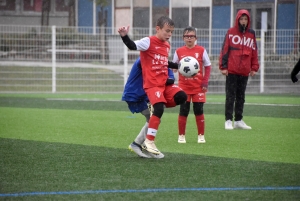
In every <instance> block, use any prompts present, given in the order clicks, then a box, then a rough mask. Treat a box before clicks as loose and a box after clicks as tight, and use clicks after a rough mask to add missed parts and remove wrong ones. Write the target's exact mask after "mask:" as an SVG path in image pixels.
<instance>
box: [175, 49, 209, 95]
mask: <svg viewBox="0 0 300 201" xmlns="http://www.w3.org/2000/svg"><path fill="white" fill-rule="evenodd" d="M186 56H192V57H194V58H195V59H197V61H198V62H199V68H200V70H199V72H198V74H197V75H195V76H194V77H190V78H187V77H184V76H182V75H181V74H180V73H178V77H179V80H178V86H179V87H180V88H182V89H183V90H184V91H185V92H186V93H187V94H195V93H200V92H202V89H201V84H202V80H203V66H204V67H205V66H210V65H211V63H210V59H209V57H208V55H207V52H206V50H205V49H204V47H202V46H199V45H195V46H194V47H193V48H188V47H186V46H183V47H180V48H178V49H177V50H176V51H175V54H174V58H173V62H176V63H179V61H180V60H181V59H182V58H184V57H186Z"/></svg>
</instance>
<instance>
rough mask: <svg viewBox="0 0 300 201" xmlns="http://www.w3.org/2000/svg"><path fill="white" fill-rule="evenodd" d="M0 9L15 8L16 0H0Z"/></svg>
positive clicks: (12, 9) (10, 9)
mask: <svg viewBox="0 0 300 201" xmlns="http://www.w3.org/2000/svg"><path fill="white" fill-rule="evenodd" d="M0 10H8V11H14V10H16V0H0Z"/></svg>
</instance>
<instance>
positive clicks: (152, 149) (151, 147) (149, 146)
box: [143, 138, 161, 154]
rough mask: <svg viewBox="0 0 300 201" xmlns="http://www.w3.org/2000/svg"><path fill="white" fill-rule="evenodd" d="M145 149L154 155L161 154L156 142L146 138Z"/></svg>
mask: <svg viewBox="0 0 300 201" xmlns="http://www.w3.org/2000/svg"><path fill="white" fill-rule="evenodd" d="M143 149H146V150H147V151H148V152H150V153H153V154H160V153H161V152H160V151H159V150H158V149H157V148H156V146H155V143H154V140H148V139H147V138H146V140H145V142H144V147H143Z"/></svg>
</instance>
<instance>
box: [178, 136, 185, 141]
mask: <svg viewBox="0 0 300 201" xmlns="http://www.w3.org/2000/svg"><path fill="white" fill-rule="evenodd" d="M178 143H186V141H185V135H179V136H178Z"/></svg>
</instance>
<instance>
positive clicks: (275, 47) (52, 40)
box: [0, 25, 300, 94]
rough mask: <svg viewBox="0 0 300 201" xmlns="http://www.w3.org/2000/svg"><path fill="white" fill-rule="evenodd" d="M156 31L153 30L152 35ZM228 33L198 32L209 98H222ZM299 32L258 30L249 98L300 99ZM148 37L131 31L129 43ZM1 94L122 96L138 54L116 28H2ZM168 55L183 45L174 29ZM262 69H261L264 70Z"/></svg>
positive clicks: (146, 32)
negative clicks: (293, 75) (296, 73)
mask: <svg viewBox="0 0 300 201" xmlns="http://www.w3.org/2000/svg"><path fill="white" fill-rule="evenodd" d="M154 31H155V30H154V29H153V30H152V33H153V34H154V33H155V32H154ZM226 31H227V30H224V29H222V30H221V29H220V30H219V29H218V30H205V29H198V30H197V36H198V40H197V42H198V44H199V45H202V46H204V47H205V48H206V50H207V52H208V53H209V56H210V59H211V62H212V73H211V78H210V82H209V93H224V90H225V89H224V85H225V77H224V76H222V75H221V73H220V72H219V70H218V57H219V52H220V49H221V46H222V43H223V39H224V36H225V34H226ZM298 34H299V30H268V31H267V32H261V31H260V30H257V31H256V37H257V43H258V50H259V57H260V58H259V59H260V65H261V67H262V68H261V70H260V71H259V72H258V74H257V75H256V76H254V77H250V78H249V84H248V86H247V93H295V94H300V88H299V86H297V85H298V84H293V83H292V82H291V80H290V72H291V70H292V68H293V66H294V65H295V63H296V61H297V60H298V58H299V57H300V53H299V45H300V44H299V37H298ZM148 35H149V29H146V28H134V29H132V30H131V31H130V37H131V38H132V39H133V40H137V39H140V38H142V37H146V36H148ZM0 42H1V43H0V92H1V93H25V92H31V93H51V92H55V93H121V92H122V91H123V86H124V83H125V82H126V79H127V76H128V73H129V71H130V69H131V65H132V63H133V62H134V61H135V59H136V58H137V57H138V55H139V54H138V52H136V51H135V52H134V51H128V50H127V48H125V46H124V45H123V43H122V40H121V39H120V37H119V35H118V34H117V32H116V30H115V29H111V28H98V29H96V31H94V30H93V29H92V28H90V27H41V26H8V25H0ZM170 42H171V47H172V49H171V55H170V60H172V56H173V53H174V51H175V49H176V48H178V47H180V46H182V45H184V43H183V41H182V30H181V29H175V30H174V32H173V36H172V39H171V41H170ZM262 69H263V70H262Z"/></svg>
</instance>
